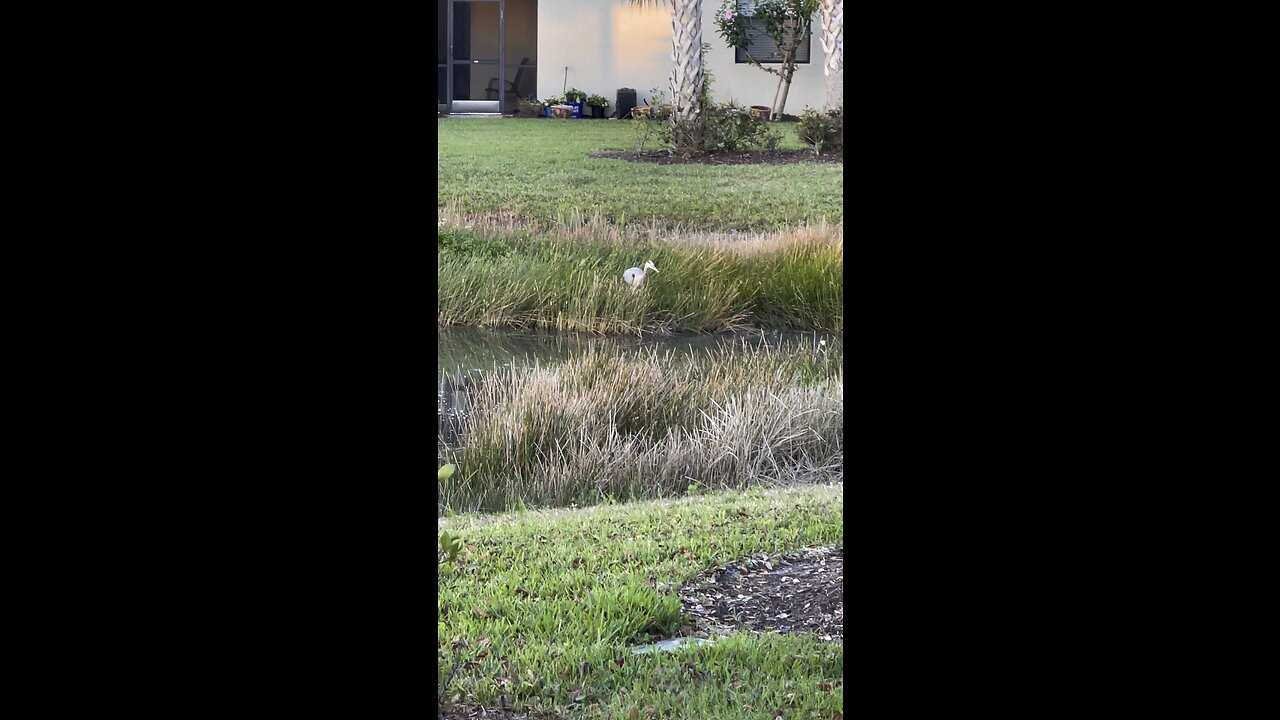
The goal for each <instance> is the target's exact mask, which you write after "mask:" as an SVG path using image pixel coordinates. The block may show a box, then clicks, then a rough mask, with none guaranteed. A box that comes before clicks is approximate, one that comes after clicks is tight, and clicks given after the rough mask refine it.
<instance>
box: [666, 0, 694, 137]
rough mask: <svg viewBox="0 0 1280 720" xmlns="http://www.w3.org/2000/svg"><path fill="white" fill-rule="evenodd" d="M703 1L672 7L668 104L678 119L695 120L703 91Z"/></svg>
mask: <svg viewBox="0 0 1280 720" xmlns="http://www.w3.org/2000/svg"><path fill="white" fill-rule="evenodd" d="M701 50H702V0H674V1H673V2H672V4H671V61H672V63H673V66H672V68H671V102H672V104H673V105H674V106H675V115H676V117H678V118H681V119H685V120H690V119H693V118H695V117H697V116H698V114H699V113H700V112H701V110H702V108H701V107H699V105H698V100H699V95H700V91H701V90H702V56H701Z"/></svg>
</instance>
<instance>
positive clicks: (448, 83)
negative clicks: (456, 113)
mask: <svg viewBox="0 0 1280 720" xmlns="http://www.w3.org/2000/svg"><path fill="white" fill-rule="evenodd" d="M447 1H448V3H449V12H448V18H447V22H448V23H449V53H448V55H446V56H445V59H444V60H445V66H444V88H445V89H444V91H445V92H446V93H447V95H446V97H445V106H444V107H445V110H444V111H445V112H446V113H447V114H449V115H452V114H453V3H454V0H447Z"/></svg>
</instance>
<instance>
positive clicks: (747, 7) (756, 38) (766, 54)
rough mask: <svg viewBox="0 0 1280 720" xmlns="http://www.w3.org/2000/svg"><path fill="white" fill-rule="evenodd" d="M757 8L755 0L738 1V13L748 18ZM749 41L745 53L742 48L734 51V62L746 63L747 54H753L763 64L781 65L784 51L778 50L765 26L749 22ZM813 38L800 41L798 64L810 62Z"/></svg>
mask: <svg viewBox="0 0 1280 720" xmlns="http://www.w3.org/2000/svg"><path fill="white" fill-rule="evenodd" d="M755 8H756V3H755V0H738V12H739V13H740V14H741V15H742V16H743V17H746V18H750V17H751V13H752V11H754V10H755ZM747 40H748V41H749V43H750V44H749V45H748V47H747V49H746V50H745V51H744V50H743V49H742V48H736V49H735V50H734V58H733V60H734V62H736V63H746V62H750V61H749V60H747V53H748V52H749V53H751V57H753V58H755V59H756V61H757V62H759V63H761V64H765V63H779V64H780V63H781V62H782V51H781V50H779V49H778V45H777V44H776V43H774V42H773V39H772V38H770V37H769V36H768V35H767V34H766V33H765V31H764V25H763V23H761V22H760V21H758V20H750V19H748V21H747ZM811 40H812V38H808V37H806V38H803V39H801V40H800V46H799V47H797V48H796V64H797V65H805V64H808V62H809V44H810V41H811Z"/></svg>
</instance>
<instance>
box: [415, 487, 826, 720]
mask: <svg viewBox="0 0 1280 720" xmlns="http://www.w3.org/2000/svg"><path fill="white" fill-rule="evenodd" d="M842 503H843V490H842V488H840V487H839V486H806V487H803V488H795V489H789V490H785V491H776V492H772V491H771V492H767V493H755V492H753V493H729V494H715V495H700V496H698V497H693V498H686V499H682V500H679V501H670V502H650V503H638V504H632V505H622V506H612V507H600V508H592V509H589V510H585V511H575V512H565V511H551V512H538V511H530V512H528V513H525V514H523V515H509V516H501V517H497V518H489V519H475V520H473V519H468V518H465V517H463V518H455V519H453V520H451V522H450V526H449V532H450V533H451V535H458V536H461V537H462V538H463V539H464V543H465V548H466V549H465V550H463V552H462V556H461V557H460V558H459V560H458V561H457V562H445V563H442V564H441V566H440V570H439V573H440V574H439V580H438V584H439V591H440V592H439V600H438V607H437V617H438V632H437V637H438V643H439V646H440V649H441V654H442V655H444V656H446V657H448V658H449V661H448V662H443V663H441V668H440V670H439V673H440V677H439V682H440V683H444V681H445V679H446V677H447V675H448V673H449V670H450V667H451V666H452V662H453V660H455V659H456V660H457V661H459V665H458V667H459V669H458V672H457V674H456V676H455V677H454V678H453V680H452V683H451V685H450V690H449V694H450V695H453V694H455V693H456V694H457V695H458V696H459V697H460V701H461V702H464V703H480V704H485V705H489V706H498V705H504V704H505V705H507V706H509V707H513V708H515V709H516V710H519V711H530V710H532V711H543V712H549V713H553V714H555V715H556V716H559V717H574V718H585V719H588V720H596V719H598V718H626V717H637V716H638V717H653V716H656V717H697V718H700V719H704V720H721V719H723V720H729V719H730V718H732V719H733V720H757V719H764V718H768V719H769V720H772V719H773V718H775V717H777V716H778V715H782V716H783V717H804V718H808V717H822V718H830V717H833V716H834V715H835V713H837V712H843V698H842V692H841V691H842V686H843V678H844V664H843V648H842V644H841V643H828V642H823V641H821V640H818V639H816V638H813V637H811V636H807V635H776V634H771V633H766V634H761V635H746V634H737V635H733V636H731V637H728V638H723V639H720V640H717V641H716V642H714V643H711V644H708V645H703V646H697V647H687V648H682V649H681V650H679V651H677V652H676V653H675V654H667V653H654V654H649V655H634V654H632V652H631V650H630V647H629V646H630V645H631V644H633V643H639V642H644V641H646V640H648V639H651V638H652V637H653V636H667V635H669V634H672V633H674V632H676V631H677V630H678V629H679V628H681V627H682V625H683V618H682V617H681V614H680V605H679V600H678V599H677V598H676V596H675V594H674V589H675V588H676V587H678V586H679V585H681V584H683V583H684V582H685V581H686V580H688V579H689V578H690V577H692V576H693V575H694V574H696V573H697V572H698V571H700V570H702V569H704V568H706V567H709V566H712V565H715V564H717V563H720V562H725V561H728V560H731V559H735V558H740V557H743V556H746V555H749V554H751V553H754V552H779V551H783V550H789V549H794V548H798V547H803V546H809V545H830V544H834V543H836V542H842V541H843V537H844V531H843V506H842ZM633 710H634V711H636V714H635V715H632V714H631V713H632V711H633ZM650 712H652V713H654V715H650V714H649V713H650Z"/></svg>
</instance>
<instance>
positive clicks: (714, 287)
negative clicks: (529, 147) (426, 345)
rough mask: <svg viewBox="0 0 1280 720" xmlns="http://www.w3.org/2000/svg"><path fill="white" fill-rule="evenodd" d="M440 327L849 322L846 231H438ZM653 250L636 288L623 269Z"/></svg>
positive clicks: (829, 325)
mask: <svg viewBox="0 0 1280 720" xmlns="http://www.w3.org/2000/svg"><path fill="white" fill-rule="evenodd" d="M439 237H440V239H439V242H438V248H439V249H438V254H437V264H436V277H437V282H438V291H437V300H438V302H437V322H438V324H439V325H468V326H480V327H495V326H502V327H512V328H521V329H542V330H558V331H581V332H594V333H602V334H608V333H614V334H643V333H659V332H700V333H710V332H723V331H733V330H743V329H750V328H762V329H782V330H819V331H832V332H840V331H843V329H844V308H843V291H844V284H843V277H842V262H843V257H844V239H843V233H842V232H841V230H840V229H839V228H834V227H831V226H826V225H819V226H814V227H807V228H798V229H793V230H789V231H784V232H777V233H766V234H744V235H743V236H741V237H734V238H732V239H726V238H723V237H721V238H720V239H718V240H699V239H696V236H695V239H689V238H687V237H679V238H672V237H660V236H650V237H647V238H646V237H643V236H640V237H636V236H632V237H629V238H628V237H625V236H624V235H622V234H621V233H615V234H613V235H609V234H603V235H600V236H594V237H592V236H590V235H585V234H583V233H575V232H573V231H563V232H554V233H548V234H531V233H527V232H521V231H518V230H515V229H503V228H500V227H496V226H488V227H480V228H477V229H457V228H443V229H441V230H440V236H439ZM645 260H652V261H653V262H654V264H655V265H656V266H657V267H658V269H659V272H658V273H651V274H650V277H649V278H648V279H646V281H645V284H644V286H643V287H641V288H640V289H639V290H638V291H634V292H633V291H632V289H631V288H630V287H628V286H627V285H626V284H625V283H624V282H623V281H622V272H623V271H624V270H625V269H627V268H629V267H639V266H641V265H643V263H644V261H645Z"/></svg>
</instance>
